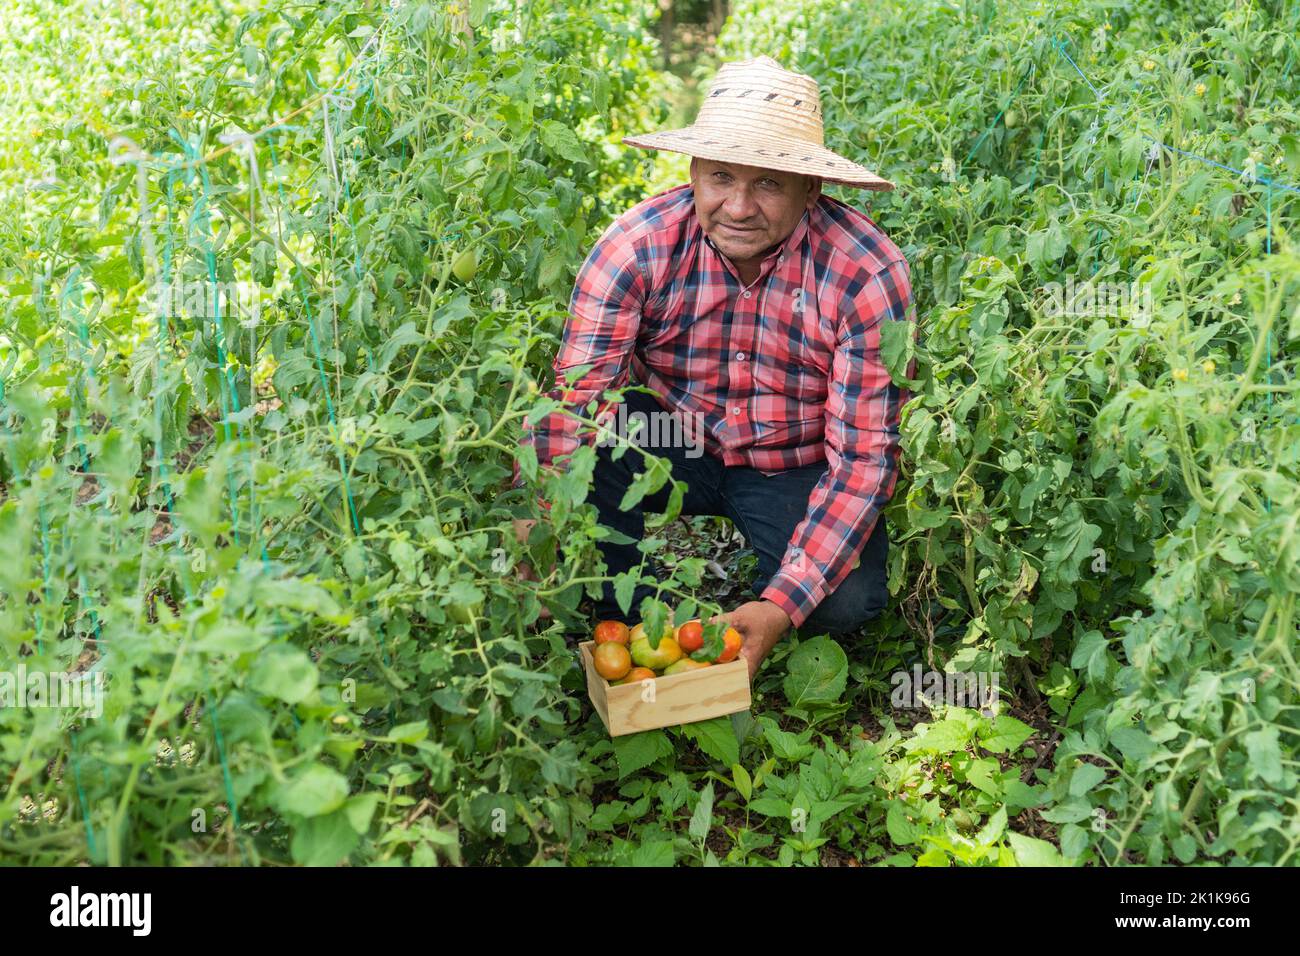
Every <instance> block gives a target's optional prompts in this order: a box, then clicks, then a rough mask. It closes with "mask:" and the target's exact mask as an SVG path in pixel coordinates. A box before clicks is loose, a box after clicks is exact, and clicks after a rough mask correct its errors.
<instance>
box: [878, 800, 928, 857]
mask: <svg viewBox="0 0 1300 956" xmlns="http://www.w3.org/2000/svg"><path fill="white" fill-rule="evenodd" d="M885 829H886V830H888V831H889V839H891V840H893V841H894V843H895V844H896V845H897V846H910V845H911V844H913V843H916V842H917V839H918V837H919V835H920V829H919V828H918V827H917V826H916V824H914V823H912V822H911V821H910V820H908V819H907V814H906V812H905V808H904V804H903V802H902V801H901V800H894V801H891V802H890V804H889V810H888V811H887V812H886V814H885Z"/></svg>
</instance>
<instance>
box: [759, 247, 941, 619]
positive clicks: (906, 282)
mask: <svg viewBox="0 0 1300 956" xmlns="http://www.w3.org/2000/svg"><path fill="white" fill-rule="evenodd" d="M849 313H850V314H849V315H847V316H846V318H845V320H844V321H843V322H841V324H840V326H839V328H840V331H839V335H838V341H837V343H836V348H835V354H834V357H833V359H832V365H831V381H830V386H829V390H828V394H827V398H826V460H827V469H826V474H824V475H823V476H822V478H821V481H819V482H818V483H817V486H816V487H815V488H814V489H813V492H812V495H811V496H810V497H809V500H808V513H807V514H806V515H805V517H804V519H803V520H802V521H801V522H800V523H799V524H798V526H797V527H796V528H795V530H794V534H793V535H792V537H791V539H790V544H789V545H788V546H787V548H786V552H785V555H784V557H783V558H782V561H781V566H780V567H779V568H778V569H777V572H776V574H774V575H773V576H772V578H771V580H770V581H769V582H768V584H767V587H766V588H764V590H763V594H762V597H763V598H765V599H767V600H769V601H772V602H773V603H775V604H777V605H779V606H780V607H781V608H782V609H783V610H784V611H785V612H786V613H787V614H788V615H789V616H790V620H791V622H792V623H793V625H794V626H795V627H799V626H800V625H801V624H802V623H803V622H804V621H805V620H807V618H808V616H809V615H810V614H812V612H813V610H814V609H816V607H817V605H818V604H820V603H821V602H822V601H823V600H824V599H825V598H826V597H827V595H829V594H830V593H831V592H833V591H834V590H835V588H836V587H838V586H839V584H840V583H841V582H842V581H843V580H844V579H845V578H846V577H848V575H849V572H850V571H852V570H853V568H854V567H856V565H857V562H858V559H859V558H860V556H861V554H862V551H863V549H864V548H865V547H866V543H867V539H868V538H870V537H871V533H872V531H874V530H875V527H876V520H877V518H878V517H879V515H880V510H881V508H883V507H884V506H885V504H886V503H887V502H888V501H889V499H890V496H891V495H892V494H893V493H894V483H895V481H896V479H897V477H898V448H899V433H898V423H899V413H900V411H901V409H902V407H903V405H904V404H906V402H907V400H908V398H909V397H910V395H909V393H908V392H907V390H906V389H902V388H900V387H899V386H897V385H895V384H894V383H893V382H892V380H891V379H890V376H889V372H888V370H887V369H886V368H885V365H884V362H883V361H882V359H881V356H880V330H881V323H882V322H893V321H907V322H912V323H913V326H912V335H913V336H915V334H916V326H915V321H916V315H915V305H914V302H913V300H912V285H911V278H910V270H909V268H908V265H907V261H906V260H904V259H899V260H896V261H894V262H892V263H890V264H889V265H888V266H886V267H885V268H884V269H881V270H880V271H878V272H876V273H875V274H873V275H870V276H869V277H867V278H866V279H865V280H864V281H863V282H862V284H861V286H860V288H859V289H858V291H857V292H856V294H853V297H852V299H851V308H850V310H849ZM914 375H915V360H913V361H912V362H911V363H910V364H909V366H908V370H907V377H908V378H909V379H911V378H912V377H913V376H914Z"/></svg>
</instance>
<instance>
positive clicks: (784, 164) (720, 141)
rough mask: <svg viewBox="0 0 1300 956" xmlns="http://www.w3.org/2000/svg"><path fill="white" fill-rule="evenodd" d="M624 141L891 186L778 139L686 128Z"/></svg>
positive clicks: (847, 182) (811, 147) (822, 150)
mask: <svg viewBox="0 0 1300 956" xmlns="http://www.w3.org/2000/svg"><path fill="white" fill-rule="evenodd" d="M623 142H624V143H625V144H626V145H628V146H637V147H640V148H641V149H663V150H668V151H670V152H674V153H685V154H687V155H688V156H698V157H700V158H701V159H712V160H714V161H716V162H720V163H740V164H741V165H744V166H761V167H763V168H764V169H779V170H782V171H783V172H788V173H802V174H803V175H805V176H819V177H820V178H822V179H824V180H825V181H826V182H831V183H839V184H841V185H844V186H855V187H857V188H858V189H875V190H881V191H884V190H889V189H893V188H895V187H894V184H893V183H891V182H890V181H889V180H888V179H882V178H881V177H880V176H877V175H876V174H875V173H873V172H872V171H871V170H869V169H867V168H866V167H865V166H860V165H858V164H857V163H855V162H853V161H852V160H850V159H845V158H844V157H843V156H841V155H840V154H839V153H836V152H833V151H832V150H829V149H827V148H826V147H824V146H817V145H815V144H813V143H806V142H802V141H800V140H792V139H785V138H782V137H780V136H775V135H769V136H766V137H746V138H745V139H743V140H742V139H740V138H739V137H737V136H735V135H728V133H726V132H724V131H720V130H714V129H701V128H700V127H696V126H685V127H682V128H681V129H667V130H660V131H658V132H655V133H643V134H640V135H637V136H625V137H623Z"/></svg>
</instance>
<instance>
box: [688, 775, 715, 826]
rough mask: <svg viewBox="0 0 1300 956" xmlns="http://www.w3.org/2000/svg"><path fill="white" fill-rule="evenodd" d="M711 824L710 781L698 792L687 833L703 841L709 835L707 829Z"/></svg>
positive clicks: (711, 799)
mask: <svg viewBox="0 0 1300 956" xmlns="http://www.w3.org/2000/svg"><path fill="white" fill-rule="evenodd" d="M712 824H713V781H712V780H710V781H709V782H708V783H706V784H705V785H704V789H703V790H701V791H700V799H699V802H698V803H696V804H695V812H694V813H692V814H691V825H690V827H689V829H688V832H689V833H690V835H691V836H693V837H694V838H695V839H697V840H703V839H704V838H705V837H706V836H708V835H709V828H710V827H711V826H712Z"/></svg>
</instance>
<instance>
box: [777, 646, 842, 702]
mask: <svg viewBox="0 0 1300 956" xmlns="http://www.w3.org/2000/svg"><path fill="white" fill-rule="evenodd" d="M786 666H787V668H788V669H789V673H788V674H786V677H785V681H784V682H783V683H782V685H781V686H782V690H784V692H785V698H786V700H788V701H789V702H790V705H791V706H792V707H801V708H807V707H815V706H816V705H818V704H833V703H835V702H836V701H838V700H839V699H840V695H841V694H843V693H844V685H845V683H846V681H847V680H848V675H849V659H848V657H846V656H845V654H844V650H843V648H841V647H840V646H839V645H838V644H836V643H835V641H833V640H831V639H830V638H829V637H814V638H813V639H812V640H810V641H805V642H803V643H802V644H800V645H799V646H798V647H797V648H795V650H794V653H793V654H791V655H790V657H789V660H788V662H787V665H786Z"/></svg>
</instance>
